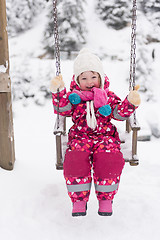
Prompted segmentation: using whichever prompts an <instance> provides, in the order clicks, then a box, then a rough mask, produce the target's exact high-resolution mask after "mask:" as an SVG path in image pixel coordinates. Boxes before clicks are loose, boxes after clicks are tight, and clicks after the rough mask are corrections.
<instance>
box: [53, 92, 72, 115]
mask: <svg viewBox="0 0 160 240" xmlns="http://www.w3.org/2000/svg"><path fill="white" fill-rule="evenodd" d="M69 95H70V93H67V92H66V88H64V89H63V90H62V91H60V92H59V94H58V93H52V103H53V107H54V113H55V114H57V112H58V105H59V114H60V115H62V116H70V115H71V114H72V112H73V107H72V104H71V103H70V101H69V99H68V97H69Z"/></svg>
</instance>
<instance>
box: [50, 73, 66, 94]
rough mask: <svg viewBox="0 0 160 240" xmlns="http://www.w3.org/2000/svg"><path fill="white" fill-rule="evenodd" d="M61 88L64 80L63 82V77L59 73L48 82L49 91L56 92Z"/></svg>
mask: <svg viewBox="0 0 160 240" xmlns="http://www.w3.org/2000/svg"><path fill="white" fill-rule="evenodd" d="M63 88H64V82H63V78H62V75H61V74H60V75H58V76H56V77H54V78H53V79H52V80H51V83H50V90H51V92H53V93H55V92H57V90H58V89H59V90H62V89H63Z"/></svg>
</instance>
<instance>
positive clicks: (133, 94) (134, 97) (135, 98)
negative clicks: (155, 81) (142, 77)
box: [128, 85, 141, 107]
mask: <svg viewBox="0 0 160 240" xmlns="http://www.w3.org/2000/svg"><path fill="white" fill-rule="evenodd" d="M139 87H140V86H139V85H137V86H135V90H131V91H130V93H129V94H128V101H129V102H130V103H132V104H133V105H134V106H136V107H138V106H139V105H140V103H141V98H140V95H139V93H138V92H137V90H138V89H139Z"/></svg>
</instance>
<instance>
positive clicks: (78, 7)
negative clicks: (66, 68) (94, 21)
mask: <svg viewBox="0 0 160 240" xmlns="http://www.w3.org/2000/svg"><path fill="white" fill-rule="evenodd" d="M57 9H58V10H57V11H58V31H59V42H60V49H61V51H64V52H65V51H66V52H68V53H70V52H72V51H77V50H79V49H80V48H81V47H82V45H83V44H84V43H85V33H86V28H85V18H84V14H83V13H84V0H83V1H79V0H64V1H59V2H58V5H57ZM49 11H50V12H49V15H48V20H49V23H48V25H47V27H46V29H45V33H44V42H45V48H46V49H47V51H48V52H49V53H51V54H53V53H54V47H53V45H54V37H53V35H54V21H53V6H52V3H50V6H49Z"/></svg>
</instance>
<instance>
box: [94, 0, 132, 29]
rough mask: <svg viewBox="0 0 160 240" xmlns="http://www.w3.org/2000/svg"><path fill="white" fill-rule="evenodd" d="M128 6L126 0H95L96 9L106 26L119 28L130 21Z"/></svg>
mask: <svg viewBox="0 0 160 240" xmlns="http://www.w3.org/2000/svg"><path fill="white" fill-rule="evenodd" d="M130 7H131V2H130V1H126V0H110V1H108V0H97V6H96V11H97V13H98V14H99V16H100V18H101V19H102V20H104V21H105V23H106V25H107V26H109V27H112V28H114V29H116V30H119V29H122V28H124V27H126V26H127V25H128V24H129V23H130V16H131V9H130Z"/></svg>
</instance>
